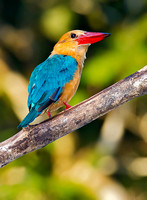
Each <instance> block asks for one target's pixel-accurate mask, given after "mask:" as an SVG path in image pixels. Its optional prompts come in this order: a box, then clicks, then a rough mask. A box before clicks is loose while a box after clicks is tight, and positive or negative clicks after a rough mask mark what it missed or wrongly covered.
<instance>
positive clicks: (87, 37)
mask: <svg viewBox="0 0 147 200" xmlns="http://www.w3.org/2000/svg"><path fill="white" fill-rule="evenodd" d="M110 35H111V33H100V32H85V33H84V34H83V35H80V36H79V37H78V38H77V39H75V40H76V41H77V42H78V44H79V45H80V44H93V43H95V42H99V41H101V40H103V39H104V38H106V37H108V36H110Z"/></svg>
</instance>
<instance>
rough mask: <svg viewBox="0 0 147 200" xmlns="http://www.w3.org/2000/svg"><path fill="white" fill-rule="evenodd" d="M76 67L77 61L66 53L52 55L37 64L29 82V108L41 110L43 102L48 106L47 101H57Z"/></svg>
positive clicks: (43, 106)
mask: <svg viewBox="0 0 147 200" xmlns="http://www.w3.org/2000/svg"><path fill="white" fill-rule="evenodd" d="M76 69H77V61H76V60H75V59H74V58H72V57H71V56H66V55H53V56H52V57H50V58H47V59H46V60H45V61H44V62H43V63H41V64H40V65H38V66H37V67H36V68H35V69H34V71H33V72H32V75H31V78H30V82H29V87H28V92H29V97H28V107H29V109H32V108H35V110H38V109H39V111H42V110H43V109H45V104H47V106H46V107H48V104H49V101H50V102H53V101H54V102H55V101H57V99H58V97H59V96H60V94H61V92H62V89H63V88H64V85H65V83H67V82H69V81H70V80H72V78H73V75H74V73H75V71H76ZM41 108H42V109H41Z"/></svg>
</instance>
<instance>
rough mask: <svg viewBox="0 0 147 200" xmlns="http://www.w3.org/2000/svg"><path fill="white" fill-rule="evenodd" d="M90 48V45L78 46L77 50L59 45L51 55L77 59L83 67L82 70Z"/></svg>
mask: <svg viewBox="0 0 147 200" xmlns="http://www.w3.org/2000/svg"><path fill="white" fill-rule="evenodd" d="M88 47H89V45H81V46H77V47H76V48H75V47H73V48H71V46H69V47H68V45H67V46H66V47H64V46H61V45H58V43H57V44H56V45H55V47H54V49H53V51H52V53H51V56H52V55H55V54H62V55H68V56H72V57H73V58H75V59H76V61H77V63H78V65H79V66H81V68H83V64H84V61H85V59H86V52H87V50H88Z"/></svg>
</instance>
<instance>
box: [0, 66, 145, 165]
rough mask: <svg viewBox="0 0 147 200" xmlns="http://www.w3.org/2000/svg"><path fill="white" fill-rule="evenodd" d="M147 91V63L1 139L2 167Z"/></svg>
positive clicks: (0, 161) (0, 157) (0, 162)
mask: <svg viewBox="0 0 147 200" xmlns="http://www.w3.org/2000/svg"><path fill="white" fill-rule="evenodd" d="M144 94H147V66H145V67H144V68H142V69H141V70H139V71H138V72H136V73H134V74H132V75H130V76H128V77H127V78H125V79H123V80H121V81H119V82H117V83H116V84H114V85H112V86H110V87H108V88H106V89H105V90H103V91H101V92H99V93H98V94H96V95H94V96H92V97H91V98H89V99H87V100H85V101H83V102H81V103H80V104H78V105H76V106H74V107H72V108H70V109H69V110H67V111H65V112H62V113H59V114H58V115H56V116H54V117H52V118H50V119H48V120H46V121H44V122H42V123H40V124H37V125H33V126H28V127H27V128H24V129H23V130H21V131H20V132H18V133H17V134H15V135H14V136H12V137H11V138H9V139H7V140H5V141H4V142H2V143H0V167H3V166H4V165H6V164H8V163H9V162H11V161H13V160H15V159H16V158H18V157H20V156H23V155H24V154H27V153H29V152H31V151H34V150H36V149H40V148H42V147H44V146H46V145H47V144H49V143H51V142H53V141H55V140H57V139H58V138H60V137H62V136H64V135H66V134H68V133H70V132H72V131H75V130H76V129H78V128H80V127H82V126H84V125H86V124H88V123H90V122H91V121H93V120H95V119H97V118H99V117H101V116H103V115H104V114H106V113H108V112H109V111H111V110H113V109H115V108H117V107H118V106H120V105H121V104H123V103H125V102H127V101H130V100H131V99H134V98H136V97H138V96H141V95H144Z"/></svg>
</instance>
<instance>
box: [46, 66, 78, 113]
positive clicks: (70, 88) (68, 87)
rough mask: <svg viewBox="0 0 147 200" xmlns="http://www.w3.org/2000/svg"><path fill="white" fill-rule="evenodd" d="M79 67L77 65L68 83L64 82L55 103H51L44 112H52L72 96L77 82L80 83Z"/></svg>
mask: <svg viewBox="0 0 147 200" xmlns="http://www.w3.org/2000/svg"><path fill="white" fill-rule="evenodd" d="M81 72H82V70H81V67H80V66H78V67H77V71H76V72H75V75H74V77H73V80H71V81H70V82H69V83H66V84H65V87H64V90H63V92H62V94H61V96H60V98H59V100H58V101H57V102H56V103H52V104H51V105H50V106H49V107H48V108H47V110H46V112H48V111H49V112H52V111H55V110H57V109H59V108H60V107H62V106H64V104H63V102H66V103H68V102H69V101H70V100H71V98H72V97H73V96H74V94H75V92H76V90H77V88H78V86H79V83H80V78H81Z"/></svg>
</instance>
